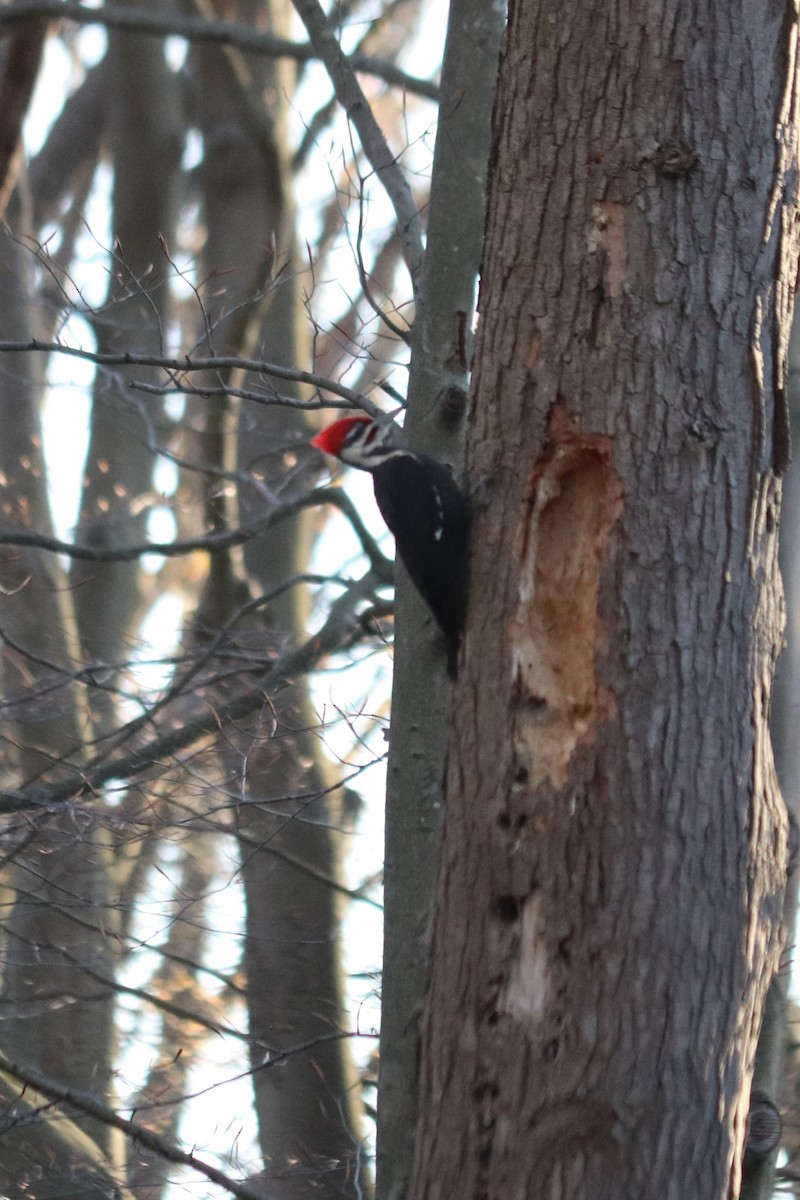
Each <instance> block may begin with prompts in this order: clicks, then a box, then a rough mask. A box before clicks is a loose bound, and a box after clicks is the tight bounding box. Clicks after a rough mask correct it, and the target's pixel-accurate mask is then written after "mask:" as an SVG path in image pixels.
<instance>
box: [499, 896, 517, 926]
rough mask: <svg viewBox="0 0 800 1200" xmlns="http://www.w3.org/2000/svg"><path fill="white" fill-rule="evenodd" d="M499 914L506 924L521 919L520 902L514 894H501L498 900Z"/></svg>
mask: <svg viewBox="0 0 800 1200" xmlns="http://www.w3.org/2000/svg"><path fill="white" fill-rule="evenodd" d="M497 915H498V917H499V918H500V920H501V921H502V922H503V924H504V925H513V923H514V922H515V921H518V920H519V903H518V902H517V900H516V899H515V898H514V897H513V896H501V897H500V898H499V900H498V901H497Z"/></svg>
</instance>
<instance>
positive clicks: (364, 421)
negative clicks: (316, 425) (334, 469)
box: [311, 415, 373, 457]
mask: <svg viewBox="0 0 800 1200" xmlns="http://www.w3.org/2000/svg"><path fill="white" fill-rule="evenodd" d="M372 423H373V422H372V417H368V416H366V415H365V416H363V417H343V418H342V419H341V421H334V423H333V425H329V426H328V428H327V429H323V430H322V431H321V432H320V433H318V434H317V436H316V437H313V438H312V439H311V445H312V446H316V448H317V449H318V450H324V451H325V453H326V454H333V455H335V456H336V457H338V456H339V453H340V451H341V449H342V446H343V445H344V440H345V438H346V437H347V435H348V433H350V431H351V430H352V429H357V428H358V427H359V425H371V424H372Z"/></svg>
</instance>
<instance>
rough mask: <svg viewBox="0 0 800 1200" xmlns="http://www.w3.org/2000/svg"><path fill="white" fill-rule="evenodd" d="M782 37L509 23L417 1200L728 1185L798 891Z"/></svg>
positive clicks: (643, 24) (715, 22) (690, 18)
mask: <svg viewBox="0 0 800 1200" xmlns="http://www.w3.org/2000/svg"><path fill="white" fill-rule="evenodd" d="M783 21H784V12H783V11H782V10H777V9H775V10H774V11H772V12H771V13H766V12H765V11H764V10H759V11H755V10H751V9H749V8H748V7H747V6H742V7H741V8H737V9H736V11H735V12H734V11H732V10H731V8H730V6H728V5H723V4H720V3H712V2H706V3H695V4H689V3H686V4H683V5H681V6H680V7H679V8H678V9H671V10H670V12H669V14H666V13H664V12H662V10H661V9H660V8H659V9H658V10H656V9H655V8H647V6H639V9H638V11H631V10H630V9H625V10H620V9H614V8H611V9H595V8H594V7H590V6H588V5H586V4H582V3H579V2H578V0H575V2H573V3H571V4H569V5H567V7H566V8H564V9H562V10H561V11H560V12H559V14H558V18H557V19H554V18H553V16H552V13H551V11H550V6H548V5H543V4H541V3H540V2H539V0H523V2H520V3H517V4H515V5H513V6H512V10H511V13H510V20H509V29H508V34H507V43H506V49H505V54H504V60H503V64H502V69H501V84H500V92H499V97H498V103H497V107H496V111H495V149H494V159H493V164H492V169H491V170H490V179H491V181H492V191H491V194H490V212H489V221H488V241H487V246H486V251H485V257H484V280H483V299H482V310H483V317H482V325H481V332H480V335H479V341H480V344H479V350H478V364H477V379H476V386H475V396H474V412H473V421H472V430H471V453H470V454H469V465H470V475H471V478H472V479H473V480H474V481H476V482H477V481H481V483H482V484H483V491H482V493H481V497H480V501H479V503H477V504H476V514H475V530H474V544H473V574H472V586H471V595H472V597H473V598H475V599H474V601H473V605H472V609H471V613H470V617H469V619H468V628H467V634H466V654H465V657H464V667H463V669H462V673H461V677H460V679H459V682H458V686H457V691H456V695H455V702H454V705H453V712H454V718H453V721H454V728H453V733H452V741H451V752H450V761H449V768H448V784H447V794H446V821H445V824H446V829H445V851H444V860H443V866H442V875H441V879H440V890H439V911H438V916H437V923H436V929H435V935H434V946H433V978H432V988H431V994H430V997H429V1008H428V1015H427V1028H426V1037H427V1041H426V1047H425V1059H424V1063H423V1096H422V1116H421V1122H420V1126H419V1130H418V1144H417V1163H416V1171H415V1180H414V1185H413V1188H412V1195H413V1196H415V1197H421V1196H473V1197H477V1196H489V1195H492V1196H494V1195H509V1194H514V1195H522V1194H525V1195H529V1196H536V1197H537V1200H542V1198H544V1197H559V1198H564V1200H566V1198H578V1197H581V1198H583V1197H587V1198H588V1197H592V1200H602V1198H603V1197H615V1198H617V1197H620V1196H637V1197H641V1198H646V1197H664V1196H668V1195H669V1196H672V1195H674V1196H684V1197H688V1196H703V1197H704V1200H711V1198H718V1200H723V1198H725V1197H728V1196H730V1195H735V1194H736V1192H737V1189H738V1173H739V1167H740V1155H741V1144H742V1138H743V1131H744V1125H745V1117H746V1114H747V1106H748V1097H749V1085H750V1074H751V1070H752V1059H753V1051H754V1045H755V1038H756V1035H757V1032H758V1027H759V1020H760V1014H761V1009H762V1005H763V1000H764V995H765V992H766V988H767V985H768V983H769V980H770V977H771V975H772V973H773V972H774V970H775V967H776V965H777V957H778V948H779V936H778V935H779V928H780V913H781V899H782V894H783V889H784V885H785V879H786V820H785V812H784V808H783V805H782V802H781V800H780V797H779V795H778V792H777V787H776V784H775V778H774V771H773V766H772V752H771V748H770V742H769V735H768V730H767V715H768V709H769V697H770V688H771V680H772V671H773V667H774V661H775V657H776V654H777V650H778V646H779V644H780V639H781V630H782V607H781V597H780V588H779V580H778V573H777V563H776V525H777V514H778V506H779V499H780V484H779V482H778V480H777V477H776V470H777V469H779V468H780V465H781V464H782V462H783V461H784V455H785V436H784V435H785V420H784V417H783V413H782V411H781V407H780V403H779V401H780V391H781V389H782V386H783V378H782V374H783V359H784V351H785V346H784V342H785V335H786V332H787V330H788V324H787V322H788V317H789V312H790V305H791V295H790V289H789V288H788V287H787V286H786V284H785V280H786V279H794V277H795V271H796V268H797V252H796V246H795V243H794V238H793V236H792V235H791V226H790V210H789V208H788V204H787V200H786V195H785V188H786V186H787V179H786V176H785V172H787V171H789V170H790V169H794V167H795V157H794V156H795V149H796V132H797V131H796V127H795V125H794V124H793V123H792V122H793V121H794V111H793V103H794V91H793V89H794V86H795V63H794V47H795V36H796V35H795V31H794V27H792V28H791V29H788V28H785V27H784V24H783ZM789 34H791V40H790V41H787V39H788V37H789ZM534 56H535V58H534ZM776 138H778V139H779V140H778V141H777V142H776ZM789 201H790V202H793V197H789ZM785 205H786V207H785ZM776 397H777V400H776ZM478 598H479V600H478Z"/></svg>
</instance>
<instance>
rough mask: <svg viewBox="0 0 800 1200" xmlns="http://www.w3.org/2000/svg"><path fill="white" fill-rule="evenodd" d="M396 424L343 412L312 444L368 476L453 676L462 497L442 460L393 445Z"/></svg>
mask: <svg viewBox="0 0 800 1200" xmlns="http://www.w3.org/2000/svg"><path fill="white" fill-rule="evenodd" d="M395 428H396V427H395V426H394V425H393V424H392V423H391V422H390V421H374V420H373V419H372V418H371V417H367V416H363V417H345V418H344V419H343V420H341V421H335V422H334V423H333V425H329V426H328V428H327V429H323V431H322V433H318V434H317V436H316V437H315V438H312V439H311V445H312V446H316V447H317V448H318V449H319V450H324V451H325V453H326V454H332V455H334V456H335V457H336V458H339V459H341V461H342V462H343V463H347V464H348V466H351V467H359V468H360V469H361V470H362V471H369V472H370V474H371V475H372V482H373V485H374V487H375V499H376V500H377V502H378V508H379V509H380V510H381V514H382V516H383V519H384V521H385V522H386V524H387V525H388V526H389V528H390V529H391V531H392V533H393V534H394V536H395V541H396V542H397V553H398V554H399V555H400V557H401V559H402V560H403V563H404V565H405V568H406V570H407V571H408V573H409V575H410V576H411V581H412V583H413V584H414V586H415V587H416V589H417V591H418V592H419V593H420V595H421V596H422V598H423V600H425V601H426V603H427V604H428V606H429V608H430V609H431V612H432V613H433V615H434V617H435V618H436V620H437V623H438V624H439V627H440V629H441V630H442V632H443V634H444V636H445V640H446V642H447V673H448V675H449V676H450V678H451V679H455V676H456V671H457V667H458V647H459V642H460V639H461V629H462V626H463V624H464V610H465V605H466V592H467V578H466V575H467V571H466V567H467V539H468V536H469V509H468V506H467V498H466V496H465V495H464V493H463V492H462V491H461V489H460V488H459V487H458V486H457V484H456V483H455V482H454V480H453V477H452V475H451V474H450V472H449V470H448V469H447V467H446V466H445V465H444V464H443V463H440V462H438V461H437V459H435V458H431V457H430V455H428V454H418V453H416V452H415V451H412V450H404V449H403V448H402V447H400V446H395V445H393V444H392V437H393V434H394V431H395Z"/></svg>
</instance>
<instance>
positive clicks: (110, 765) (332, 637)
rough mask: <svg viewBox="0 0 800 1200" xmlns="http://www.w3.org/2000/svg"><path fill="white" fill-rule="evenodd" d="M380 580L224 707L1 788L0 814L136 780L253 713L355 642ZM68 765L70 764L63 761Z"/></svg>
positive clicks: (354, 589) (364, 585) (358, 585)
mask: <svg viewBox="0 0 800 1200" xmlns="http://www.w3.org/2000/svg"><path fill="white" fill-rule="evenodd" d="M384 582H385V581H384V580H383V579H382V578H381V577H380V576H379V575H378V574H377V572H375V571H367V572H366V574H365V575H363V576H362V577H361V578H360V579H359V580H356V582H355V583H353V584H352V585H351V586H350V587H349V588H348V589H347V591H346V592H345V593H344V595H343V596H340V597H339V599H338V600H335V601H334V603H333V604H332V605H331V609H330V613H329V616H328V619H327V621H326V622H325V624H324V625H323V627H322V629H321V630H320V631H319V633H317V634H314V635H313V636H312V637H310V638H309V639H308V640H307V641H306V642H304V643H303V645H302V646H299V647H297V649H295V650H290V651H287V652H286V653H285V654H283V655H281V657H280V658H278V659H277V660H276V662H275V663H274V664H273V665H272V666H271V667H270V668H269V670H267V671H265V672H264V674H263V675H261V676H260V677H259V678H258V679H256V680H255V681H254V682H253V685H252V686H251V687H248V688H247V689H246V690H243V691H241V692H239V693H238V694H234V696H233V698H232V699H231V700H230V701H229V702H228V703H227V704H224V705H220V706H218V707H217V708H213V709H210V708H208V707H206V708H205V709H204V710H203V711H202V712H201V713H200V714H199V715H198V716H196V717H194V718H191V719H187V720H185V721H184V722H183V723H182V725H181V726H180V727H179V728H177V729H173V730H171V731H170V732H169V733H166V734H162V735H160V736H157V737H154V738H153V739H152V740H150V741H149V742H144V743H143V744H142V745H141V746H138V747H137V748H136V749H135V750H133V751H131V752H130V753H129V754H127V755H124V756H122V757H119V758H117V757H114V758H112V759H110V760H108V761H105V760H104V759H101V760H100V762H99V764H98V762H97V760H95V761H93V762H90V763H87V764H86V765H85V766H83V767H78V766H77V765H76V764H72V766H71V770H72V777H71V778H69V779H67V780H62V781H59V782H58V783H54V784H45V785H38V786H34V787H31V788H30V789H28V788H22V789H19V790H7V789H3V790H0V812H5V813H7V812H20V811H22V810H24V809H34V808H46V807H50V806H52V805H59V804H60V803H62V802H63V801H65V800H70V799H73V798H75V797H76V796H77V795H79V794H86V793H87V792H92V791H96V790H98V789H99V788H102V786H103V785H104V784H105V783H108V782H109V780H112V779H135V778H137V777H138V776H140V775H142V774H144V773H146V772H147V771H149V770H151V769H152V767H153V764H154V763H163V761H164V760H165V759H167V758H169V757H171V756H174V755H175V754H177V753H178V752H179V751H181V750H186V749H187V748H188V747H189V746H192V745H194V744H195V743H196V742H198V741H200V740H201V739H202V738H205V737H208V736H209V735H212V734H217V733H218V732H219V730H220V727H221V726H222V725H224V724H225V722H227V721H237V720H240V719H241V718H243V717H247V716H250V715H251V714H252V713H254V712H257V711H258V710H259V709H260V708H262V707H263V705H264V697H265V696H267V695H268V696H275V695H277V694H279V693H280V692H281V691H282V690H283V688H285V687H288V686H291V682H292V681H293V680H294V679H295V678H296V677H297V676H298V675H303V674H306V673H307V672H308V671H310V670H312V669H313V668H314V667H315V666H316V665H317V663H319V662H320V661H321V660H322V659H323V658H326V657H327V656H329V655H331V654H335V653H336V652H337V651H340V650H343V649H345V648H346V647H347V646H349V645H352V644H354V642H356V641H358V640H359V639H360V638H361V637H362V636H363V632H364V631H363V628H362V626H361V621H360V618H359V611H360V608H361V606H362V604H363V603H364V601H366V600H369V599H371V597H372V595H373V592H374V590H375V588H376V587H379V586H381V585H382V584H383V583H384ZM62 765H63V766H67V765H69V764H62Z"/></svg>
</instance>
